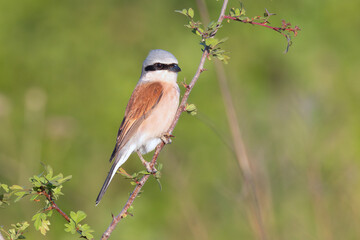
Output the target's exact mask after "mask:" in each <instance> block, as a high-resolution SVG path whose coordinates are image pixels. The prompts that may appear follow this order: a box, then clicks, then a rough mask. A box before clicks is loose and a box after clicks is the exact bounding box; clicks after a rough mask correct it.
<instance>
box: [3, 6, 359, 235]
mask: <svg viewBox="0 0 360 240" xmlns="http://www.w3.org/2000/svg"><path fill="white" fill-rule="evenodd" d="M206 2H207V6H208V9H209V12H210V16H211V17H212V18H213V19H214V20H215V19H217V17H218V14H219V11H220V8H221V5H222V2H221V1H218V2H217V1H206ZM243 3H244V4H245V8H246V9H247V13H248V15H249V16H254V15H260V14H262V13H263V12H264V8H267V9H268V10H269V11H270V12H275V13H277V14H278V15H277V16H274V17H273V18H272V20H271V22H272V24H273V25H279V24H280V22H281V19H285V20H287V21H290V22H291V23H293V24H294V25H295V24H296V25H299V26H300V27H301V29H302V31H301V32H300V34H299V36H298V37H296V38H294V44H293V46H292V47H291V48H290V51H289V53H288V54H283V51H284V49H285V46H286V41H285V39H284V38H283V37H282V36H281V35H279V34H277V33H275V32H273V31H271V30H269V29H265V28H261V27H256V26H251V25H245V24H240V23H236V22H231V23H229V24H224V27H223V28H222V29H221V30H220V31H219V33H218V34H219V37H220V38H221V37H229V40H228V41H227V42H226V43H225V44H224V45H223V47H224V48H225V49H227V50H229V51H230V56H231V60H230V62H229V64H228V65H226V66H225V69H226V74H227V77H228V84H229V86H230V88H231V93H232V98H233V101H234V104H235V107H236V110H237V116H238V118H239V126H240V128H241V130H242V135H243V138H244V142H245V145H246V148H247V152H248V155H249V159H250V160H251V162H252V164H253V168H254V173H255V177H256V182H257V189H258V192H259V204H260V206H261V209H262V214H263V217H264V220H265V224H264V225H265V226H264V229H265V230H266V232H267V235H268V237H269V239H284V240H289V239H291V240H296V239H299V240H300V239H329V240H331V239H360V228H359V227H358V222H359V219H360V191H359V189H360V166H359V165H360V163H359V156H360V82H359V79H360V67H359V66H360V61H359V56H360V47H359V40H360V18H359V17H358V16H357V15H358V11H359V9H360V2H359V1H340V2H339V1H335V0H328V1H325V0H320V1H309V0H305V1H304V0H302V1H284V0H273V1H266V0H258V1H243ZM228 6H229V7H231V6H238V2H237V1H230V3H229V5H228ZM189 7H192V8H194V9H195V13H196V15H197V16H199V15H198V8H197V5H196V2H195V1H189V0H187V1H175V0H167V1H157V0H155V1H145V0H142V1H111V0H107V1H93V0H90V1H89V0H87V1H84V0H76V1H73V0H71V1H70V0H65V1H47V0H35V1H20V0H12V1H9V0H1V1H0V182H4V183H7V184H9V185H10V184H20V185H28V184H27V181H28V178H29V177H30V176H32V175H33V174H37V173H40V172H41V171H42V170H43V168H42V166H41V164H40V162H44V163H46V164H49V165H51V166H52V167H53V168H54V171H55V173H57V172H62V173H63V174H64V175H72V176H73V178H72V180H71V181H70V182H67V183H66V184H65V186H64V189H63V192H64V194H65V195H64V196H63V197H62V198H61V199H60V200H59V201H58V204H59V206H60V207H61V208H62V209H63V210H64V211H65V212H67V213H68V212H70V210H73V211H76V210H83V211H85V212H86V213H87V214H88V217H87V219H86V222H87V223H88V224H89V225H91V227H92V228H93V229H94V230H95V231H96V232H95V234H94V235H95V238H96V239H98V238H100V236H101V234H102V232H104V231H105V229H106V228H107V226H108V225H109V223H110V221H111V213H113V214H117V213H118V212H119V211H120V210H121V208H122V206H123V205H124V203H125V201H126V199H127V198H128V196H129V192H130V191H131V189H132V186H131V185H130V184H129V181H128V180H126V179H123V178H122V177H120V176H116V177H115V179H114V180H113V182H112V184H111V185H110V188H109V190H108V191H107V193H106V195H105V197H104V198H103V200H102V202H101V203H100V205H99V206H97V207H95V204H94V203H95V198H96V196H97V194H98V191H99V189H100V187H101V185H102V184H103V181H104V179H105V176H106V174H107V172H108V170H109V168H110V165H109V162H108V158H109V156H110V154H111V151H112V149H113V146H114V144H115V137H116V133H117V130H118V127H119V125H120V123H121V120H122V117H123V113H124V109H125V106H126V103H127V101H128V99H129V97H130V94H131V92H132V90H133V88H134V86H135V84H136V82H137V80H138V77H139V75H140V71H141V64H142V61H143V60H144V58H145V57H146V55H147V53H148V51H149V50H150V49H155V48H162V49H165V50H168V51H170V52H172V53H173V54H174V55H175V56H176V57H177V58H178V60H179V63H180V66H181V68H182V69H183V71H182V72H181V73H180V74H179V81H182V80H183V79H185V80H186V81H189V80H190V79H191V78H192V76H193V74H194V73H195V70H196V68H197V66H198V63H199V60H200V57H201V50H200V45H199V41H198V40H199V39H198V38H197V36H195V35H194V34H192V33H191V32H190V31H189V30H188V29H186V28H185V27H183V25H184V24H186V19H185V17H184V16H182V15H180V14H177V13H175V12H174V10H177V9H183V8H189ZM206 68H207V69H208V71H206V72H204V73H203V74H202V75H201V78H200V79H199V81H198V83H197V85H196V86H195V88H194V90H193V92H192V93H191V96H190V99H189V102H191V103H194V104H196V105H197V107H198V111H199V114H198V116H196V117H193V116H190V115H187V114H184V115H182V117H181V119H180V121H179V124H178V125H177V127H176V129H175V132H174V135H176V138H175V139H174V141H173V144H171V145H169V146H166V147H165V149H164V151H163V152H162V153H161V155H160V158H159V161H160V162H161V163H163V164H164V168H163V170H162V187H163V189H162V191H160V190H159V187H158V185H157V183H156V181H155V180H154V179H151V180H150V181H149V182H148V183H147V184H146V186H145V187H144V192H143V193H142V194H141V197H140V198H137V199H136V201H135V204H134V211H133V212H134V217H129V218H127V219H126V220H124V221H122V222H121V223H120V224H119V226H118V228H117V229H116V230H115V232H114V234H113V236H112V239H123V238H124V239H125V238H127V239H128V238H132V239H144V240H145V239H204V240H206V239H235V238H236V239H257V236H258V234H257V233H256V229H255V230H254V228H253V227H252V223H251V218H252V214H253V213H252V212H251V211H249V204H248V201H247V200H246V197H244V184H243V179H242V176H241V172H240V169H239V167H238V164H237V161H236V159H235V158H234V154H233V153H232V151H231V149H230V148H229V146H228V145H227V144H226V143H228V142H231V137H230V136H231V135H230V130H229V127H228V124H227V118H226V114H225V106H224V104H223V101H222V97H221V94H220V91H219V87H218V81H217V79H216V73H215V71H214V66H213V63H212V62H207V63H206ZM182 92H183V89H182ZM150 156H151V155H148V157H150ZM124 168H125V169H126V170H127V171H128V172H135V171H139V170H142V169H143V167H142V165H141V163H140V161H139V160H138V159H137V157H136V156H135V155H134V156H132V157H131V158H130V159H129V160H128V161H127V163H126V164H125V165H124ZM41 207H42V205H41V204H36V203H31V202H29V201H28V200H23V201H21V202H19V203H17V204H12V205H10V206H8V207H6V208H5V209H0V225H3V226H5V227H8V226H9V225H10V223H15V222H20V221H24V220H27V221H31V216H32V215H33V214H34V213H36V211H38V209H40V208H41ZM64 223H65V221H64V219H62V218H61V217H60V216H58V215H56V214H55V215H54V216H53V217H52V222H51V226H50V227H51V230H50V232H49V233H48V234H47V235H46V236H45V237H44V236H42V235H41V234H40V233H39V232H36V231H35V230H34V228H33V227H32V226H31V228H29V231H28V233H27V237H28V238H29V239H76V238H77V237H78V236H76V235H73V236H72V235H69V234H68V233H65V232H64V231H63V228H64V226H63V224H64Z"/></svg>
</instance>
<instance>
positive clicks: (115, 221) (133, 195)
mask: <svg viewBox="0 0 360 240" xmlns="http://www.w3.org/2000/svg"><path fill="white" fill-rule="evenodd" d="M227 4H228V0H224V2H223V6H222V8H221V12H220V15H219V20H218V26H220V24H221V22H222V21H223V19H224V16H225V10H226V6H227ZM215 33H216V32H215ZM213 36H215V34H213V35H212V37H213ZM209 53H210V52H209V48H208V47H205V48H204V50H203V54H202V57H201V60H200V63H199V67H198V69H197V70H196V73H195V75H194V77H193V79H192V80H191V82H190V84H189V85H187V87H186V91H185V93H184V96H183V98H182V100H181V103H180V106H179V108H178V110H177V112H176V114H175V118H174V120H173V122H172V124H171V126H170V128H169V130H168V133H169V134H171V133H172V132H173V130H174V128H175V126H176V124H177V122H178V121H179V118H180V115H181V114H182V113H183V112H184V111H185V107H186V104H187V99H188V98H189V95H190V92H191V90H192V89H193V87H194V85H195V83H196V82H197V80H198V79H199V77H200V74H201V73H202V72H203V70H204V64H205V61H206V58H207V57H208V55H209ZM164 145H165V144H164V143H163V142H161V143H160V144H159V145H158V146H157V147H156V149H155V153H154V156H153V158H152V160H151V163H150V167H151V168H153V167H154V165H155V163H156V160H157V158H158V156H159V153H160V152H161V150H162V148H163V147H164ZM149 177H150V175H149V174H146V175H144V176H143V177H142V178H141V180H140V181H139V183H138V184H137V185H136V187H135V189H134V191H133V192H132V193H131V195H130V197H129V199H128V200H127V202H126V204H125V206H124V207H123V209H122V210H121V212H120V213H119V214H118V215H117V216H116V217H113V220H112V221H111V223H110V225H109V227H108V229H107V230H106V231H105V232H104V233H103V235H102V237H101V239H102V240H105V239H108V238H109V237H110V235H111V233H112V232H113V231H114V229H115V227H116V225H117V224H118V223H119V222H120V220H121V219H123V218H124V217H126V216H127V214H128V209H129V208H130V206H131V205H132V203H133V202H134V200H135V198H136V197H137V195H138V194H139V192H140V190H141V188H142V187H143V186H144V184H145V183H146V181H147V180H148V179H149Z"/></svg>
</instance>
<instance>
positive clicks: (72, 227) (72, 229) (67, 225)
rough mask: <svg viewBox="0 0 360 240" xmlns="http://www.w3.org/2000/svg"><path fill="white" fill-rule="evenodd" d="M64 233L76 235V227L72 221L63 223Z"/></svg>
mask: <svg viewBox="0 0 360 240" xmlns="http://www.w3.org/2000/svg"><path fill="white" fill-rule="evenodd" d="M65 232H71V233H72V234H74V233H76V225H75V222H74V221H70V222H69V223H65Z"/></svg>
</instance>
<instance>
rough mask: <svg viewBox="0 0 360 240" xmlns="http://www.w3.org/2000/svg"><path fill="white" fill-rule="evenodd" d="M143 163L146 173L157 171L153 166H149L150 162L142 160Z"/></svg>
mask: <svg viewBox="0 0 360 240" xmlns="http://www.w3.org/2000/svg"><path fill="white" fill-rule="evenodd" d="M143 164H144V166H145V168H146V171H148V173H151V174H155V173H157V171H158V170H157V169H156V168H155V167H154V166H152V167H151V162H146V161H145V162H143Z"/></svg>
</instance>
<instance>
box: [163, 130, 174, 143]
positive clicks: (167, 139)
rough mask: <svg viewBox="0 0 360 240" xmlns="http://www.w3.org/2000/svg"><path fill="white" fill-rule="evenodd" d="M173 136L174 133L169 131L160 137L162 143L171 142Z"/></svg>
mask: <svg viewBox="0 0 360 240" xmlns="http://www.w3.org/2000/svg"><path fill="white" fill-rule="evenodd" d="M172 137H175V136H174V135H171V134H170V133H164V134H163V135H162V136H161V137H160V139H161V141H163V142H164V144H170V143H171V142H172V140H171V138H172Z"/></svg>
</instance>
